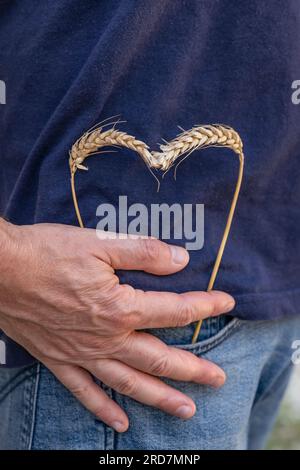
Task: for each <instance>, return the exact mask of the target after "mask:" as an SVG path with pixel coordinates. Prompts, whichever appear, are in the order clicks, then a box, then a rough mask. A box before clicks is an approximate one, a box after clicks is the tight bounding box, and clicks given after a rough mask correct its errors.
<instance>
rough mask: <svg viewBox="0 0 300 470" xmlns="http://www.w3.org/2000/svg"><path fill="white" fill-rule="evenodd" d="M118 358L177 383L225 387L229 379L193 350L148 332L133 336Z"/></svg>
mask: <svg viewBox="0 0 300 470" xmlns="http://www.w3.org/2000/svg"><path fill="white" fill-rule="evenodd" d="M114 358H116V359H118V360H120V361H122V362H124V363H125V364H127V365H129V366H131V367H134V368H135V369H138V370H140V371H143V372H146V373H147V374H150V375H155V376H158V377H167V378H170V379H173V380H181V381H185V382H195V383H199V384H205V385H210V386H212V387H215V388H218V387H221V386H222V385H223V384H224V382H225V379H226V376H225V373H224V371H223V370H222V369H221V368H220V367H219V366H217V365H216V364H213V363H212V362H209V361H206V360H205V359H201V358H198V357H197V356H195V355H194V354H192V353H191V352H189V351H184V350H182V349H179V348H175V347H170V346H167V345H166V344H165V343H163V342H162V341H161V340H160V339H158V338H156V337H155V336H153V335H150V334H148V333H142V332H136V333H133V334H132V335H131V336H130V337H129V338H128V340H127V343H125V344H124V345H123V347H122V354H120V353H116V354H115V355H114Z"/></svg>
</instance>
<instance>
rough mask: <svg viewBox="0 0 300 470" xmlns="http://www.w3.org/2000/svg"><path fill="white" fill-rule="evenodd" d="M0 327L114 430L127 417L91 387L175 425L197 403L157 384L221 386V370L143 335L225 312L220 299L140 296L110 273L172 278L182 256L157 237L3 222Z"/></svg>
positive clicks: (215, 295) (224, 299) (229, 302)
mask: <svg viewBox="0 0 300 470" xmlns="http://www.w3.org/2000/svg"><path fill="white" fill-rule="evenodd" d="M0 257H1V268H0V310H1V313H0V328H1V329H3V331H4V332H5V333H6V334H7V335H8V336H10V337H11V338H13V339H14V340H15V341H16V342H17V343H19V344H21V345H22V346H24V347H25V348H26V349H27V350H28V351H29V352H30V353H31V354H32V355H33V356H34V357H36V358H37V359H38V360H40V361H41V362H42V363H43V364H45V365H46V366H47V367H48V368H49V369H50V370H51V371H52V372H53V374H55V376H56V377H57V378H58V379H59V380H60V381H61V382H62V383H63V384H64V385H65V386H66V387H67V388H68V389H69V390H70V391H71V392H72V393H73V394H74V395H75V396H76V397H77V398H78V399H79V400H80V401H81V403H82V404H83V405H84V406H85V407H86V408H87V409H89V410H90V411H91V412H92V413H94V414H95V415H96V416H97V417H98V418H99V419H101V420H102V421H104V422H105V423H107V424H108V425H109V426H111V427H113V428H114V429H115V430H116V431H118V432H123V431H126V429H127V428H128V418H127V416H126V414H125V412H124V411H123V410H122V409H121V408H120V407H119V406H118V405H117V404H116V403H115V402H114V401H113V400H111V399H110V398H109V397H108V396H107V395H106V394H105V393H104V391H103V390H102V389H101V388H100V387H99V386H98V385H97V384H96V383H95V382H94V380H93V378H92V376H94V377H97V378H98V379H99V380H101V381H102V382H103V383H105V384H106V385H107V386H109V387H111V388H113V389H114V390H116V391H117V392H119V393H122V394H125V395H128V396H130V397H132V398H133V399H135V400H138V401H140V402H142V403H145V404H147V405H151V406H154V407H156V408H159V409H161V410H163V411H165V412H168V413H170V414H172V415H175V416H178V417H180V418H184V419H187V418H190V417H192V416H193V414H194V413H195V404H194V403H193V401H192V400H191V399H190V398H189V397H187V396H186V395H184V394H183V393H181V392H179V391H177V390H175V389H174V388H172V387H170V386H168V385H166V384H165V383H164V382H163V381H161V380H160V379H159V378H158V377H168V378H170V379H174V380H182V381H193V382H196V383H199V384H209V385H211V386H213V387H219V386H221V385H222V384H223V383H224V381H225V374H224V372H223V371H222V370H221V369H220V368H219V367H218V366H216V365H214V364H212V363H210V362H208V361H205V360H203V359H199V358H197V357H196V356H194V355H193V354H192V353H190V352H187V351H183V350H180V349H177V348H175V347H168V346H167V345H165V344H164V343H163V342H162V341H160V340H159V339H157V338H156V337H154V336H153V335H150V334H148V333H145V332H141V331H139V330H141V329H147V328H162V327H176V326H184V325H188V324H189V323H191V322H194V321H197V320H199V319H201V318H206V317H209V316H212V315H219V314H221V313H225V312H228V311H230V310H231V309H232V308H233V306H234V301H233V299H232V297H230V296H229V295H228V294H225V293H222V292H217V291H214V292H211V293H206V292H188V293H184V294H175V293H170V292H143V291H141V290H135V289H133V288H132V287H131V286H129V285H121V284H120V283H119V279H118V277H117V276H116V274H115V271H114V270H115V269H128V270H130V269H134V270H143V271H146V272H148V273H153V274H156V275H166V274H172V273H175V272H177V271H180V270H181V269H183V268H184V267H185V266H186V264H187V263H188V253H187V251H186V250H185V249H183V248H180V247H175V246H171V245H167V244H166V243H163V242H161V241H158V240H154V239H124V240H122V239H114V240H111V239H103V240H99V239H98V238H97V237H96V232H95V230H91V229H80V228H77V227H71V226H64V225H54V224H38V225H32V226H20V227H19V226H14V225H11V224H8V223H6V222H4V221H2V220H0Z"/></svg>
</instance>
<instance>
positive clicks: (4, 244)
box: [0, 218, 14, 271]
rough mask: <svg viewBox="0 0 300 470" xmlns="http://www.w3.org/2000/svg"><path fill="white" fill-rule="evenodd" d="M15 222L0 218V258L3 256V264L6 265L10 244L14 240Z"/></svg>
mask: <svg viewBox="0 0 300 470" xmlns="http://www.w3.org/2000/svg"><path fill="white" fill-rule="evenodd" d="M13 227H14V226H13V224H11V223H10V222H7V221H6V220H4V219H2V218H0V258H1V266H4V264H5V263H4V261H5V259H6V255H7V253H8V251H9V246H10V245H11V243H12V241H13V240H14V235H13V233H14V230H13ZM1 271H2V270H1Z"/></svg>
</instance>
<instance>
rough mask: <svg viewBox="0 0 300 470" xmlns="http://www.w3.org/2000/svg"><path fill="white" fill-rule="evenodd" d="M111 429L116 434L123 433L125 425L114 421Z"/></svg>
mask: <svg viewBox="0 0 300 470" xmlns="http://www.w3.org/2000/svg"><path fill="white" fill-rule="evenodd" d="M111 427H112V428H113V429H114V430H115V431H117V432H124V431H126V429H127V426H126V424H124V423H121V421H114V422H113V423H112V425H111Z"/></svg>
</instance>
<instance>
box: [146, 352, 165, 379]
mask: <svg viewBox="0 0 300 470" xmlns="http://www.w3.org/2000/svg"><path fill="white" fill-rule="evenodd" d="M149 372H150V374H152V375H157V376H166V375H168V374H169V372H170V360H169V356H168V355H167V354H164V355H163V356H160V357H158V358H157V359H155V360H154V361H153V362H152V364H151V367H150V371H149Z"/></svg>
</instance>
